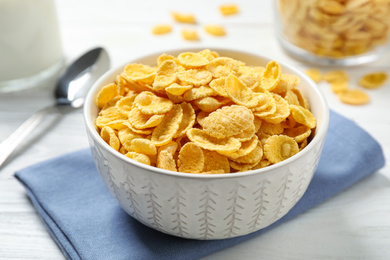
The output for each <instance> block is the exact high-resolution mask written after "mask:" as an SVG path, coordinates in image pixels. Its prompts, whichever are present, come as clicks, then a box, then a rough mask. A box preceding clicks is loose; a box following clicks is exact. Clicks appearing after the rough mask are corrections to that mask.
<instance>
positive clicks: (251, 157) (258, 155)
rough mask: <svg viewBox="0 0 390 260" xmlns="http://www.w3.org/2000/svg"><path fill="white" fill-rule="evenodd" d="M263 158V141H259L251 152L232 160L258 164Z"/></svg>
mask: <svg viewBox="0 0 390 260" xmlns="http://www.w3.org/2000/svg"><path fill="white" fill-rule="evenodd" d="M262 158H263V148H262V147H261V143H260V142H258V143H257V145H256V147H255V149H253V150H252V151H251V152H250V153H248V154H246V155H244V156H241V157H238V158H235V159H231V160H232V161H234V162H236V163H240V164H257V163H259V162H260V161H261V159H262Z"/></svg>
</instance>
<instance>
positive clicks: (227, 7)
mask: <svg viewBox="0 0 390 260" xmlns="http://www.w3.org/2000/svg"><path fill="white" fill-rule="evenodd" d="M219 10H220V11H221V13H222V15H225V16H228V15H233V14H236V13H238V6H237V5H235V4H223V5H220V6H219Z"/></svg>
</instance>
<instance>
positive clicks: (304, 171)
mask: <svg viewBox="0 0 390 260" xmlns="http://www.w3.org/2000/svg"><path fill="white" fill-rule="evenodd" d="M199 50H200V49H199ZM199 50H198V49H186V50H176V51H165V53H168V54H172V55H178V54H179V53H181V52H183V51H199ZM213 50H214V51H217V52H218V53H219V54H220V55H221V56H227V57H231V58H234V59H237V60H240V61H244V62H246V64H247V65H258V66H265V65H266V64H267V62H268V61H269V59H268V58H265V57H262V56H259V55H257V54H253V53H247V52H242V51H236V50H226V49H213ZM161 53H163V52H160V53H156V54H151V55H148V56H145V57H143V58H139V59H136V60H131V61H129V63H143V64H149V65H156V60H157V57H158V56H159V55H160V54H161ZM279 63H280V65H281V67H282V72H283V73H288V74H295V75H297V76H299V77H300V79H301V83H300V85H299V89H300V90H301V91H302V93H303V94H304V95H305V96H306V97H307V99H308V100H309V102H310V105H311V110H312V113H313V114H314V115H315V117H316V118H317V129H316V133H315V136H314V138H313V139H312V141H311V142H310V143H309V145H308V146H307V147H306V148H305V149H303V150H302V151H301V152H299V153H298V154H296V155H294V156H292V157H290V158H289V159H287V160H285V161H283V162H280V163H278V164H275V165H272V166H269V167H266V168H263V169H259V170H255V171H249V172H242V173H234V174H213V175H201V174H188V173H178V172H171V171H167V170H162V169H159V168H156V167H152V166H147V165H144V164H141V163H138V162H136V161H133V160H131V159H129V158H127V157H125V156H123V155H121V154H120V153H118V152H116V151H115V150H114V149H112V148H111V147H110V146H109V145H107V144H106V143H105V142H104V141H103V140H102V139H101V138H100V136H99V134H98V133H97V132H96V130H95V126H94V120H95V118H96V116H97V114H98V108H97V107H96V105H95V103H94V100H95V97H96V94H97V93H98V91H99V90H100V88H101V87H103V86H104V85H106V84H108V83H112V82H114V81H115V77H116V75H118V74H119V73H120V72H121V71H122V70H123V68H124V66H121V67H119V68H116V69H113V70H111V71H109V72H107V73H106V74H105V75H103V76H102V77H101V78H100V79H99V80H98V81H97V82H96V83H95V85H94V86H93V87H92V89H91V90H90V92H89V93H88V96H87V99H86V103H85V106H84V115H85V122H86V128H87V133H88V138H89V142H90V147H91V151H92V155H93V160H94V161H95V164H96V167H97V169H98V170H99V172H100V174H101V176H102V178H103V180H104V183H105V185H106V186H107V189H108V190H109V191H110V193H111V194H112V195H113V196H114V197H115V198H116V199H117V200H118V202H119V204H120V205H121V206H122V208H123V209H124V210H125V211H126V212H127V213H128V214H130V215H131V216H132V217H133V218H135V219H137V220H138V221H139V222H141V223H143V224H145V225H147V226H149V227H151V228H154V229H156V230H159V231H161V232H164V233H168V234H171V235H175V236H179V237H185V238H194V239H223V238H231V237H236V236H242V235H246V234H249V233H252V232H254V231H257V230H259V229H262V228H265V227H267V226H269V225H271V224H272V223H274V222H275V221H277V220H278V219H280V218H281V217H283V216H284V215H285V214H286V213H287V212H288V211H289V210H290V209H291V208H292V207H293V206H294V205H295V204H296V203H297V201H298V200H299V199H300V198H301V197H302V195H303V194H304V192H305V191H306V189H307V186H308V185H309V183H310V181H311V179H312V176H313V173H314V171H315V169H316V167H317V164H318V160H319V157H320V154H321V151H322V147H323V142H324V139H325V135H326V132H327V128H328V121H329V110H328V106H327V104H326V101H325V98H324V96H323V95H322V94H321V93H320V91H319V90H318V88H317V86H316V84H315V83H314V82H313V81H312V80H311V79H309V78H308V77H307V76H306V75H304V74H303V73H301V72H300V71H298V70H297V69H295V68H293V67H291V66H289V65H286V64H284V63H282V62H279Z"/></svg>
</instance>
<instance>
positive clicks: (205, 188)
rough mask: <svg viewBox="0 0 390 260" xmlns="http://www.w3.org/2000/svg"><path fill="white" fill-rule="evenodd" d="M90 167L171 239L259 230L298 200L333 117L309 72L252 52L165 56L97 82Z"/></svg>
mask: <svg viewBox="0 0 390 260" xmlns="http://www.w3.org/2000/svg"><path fill="white" fill-rule="evenodd" d="M84 117H85V123H86V129H87V135H88V139H89V143H90V147H91V152H92V156H93V160H94V162H95V165H96V167H97V169H98V171H99V172H100V174H101V177H102V179H103V181H104V183H105V185H106V187H107V189H108V190H109V192H110V193H111V194H112V195H113V196H114V197H115V198H116V199H117V200H118V202H119V204H120V205H121V207H122V208H123V209H124V210H125V211H126V212H127V213H128V214H129V215H131V216H132V217H133V218H135V219H136V220H138V221H139V222H141V223H143V224H145V225H146V226H149V227H151V228H154V229H156V230H159V231H161V232H164V233H167V234H171V235H174V236H178V237H184V238H192V239H202V240H211V239H224V238H231V237H237V236H242V235H246V234H249V233H252V232H255V231H257V230H260V229H262V228H265V227H267V226H269V225H271V224H272V223H274V222H275V221H277V220H278V219H280V218H281V217H283V216H284V215H285V214H286V213H287V212H288V211H289V210H290V209H291V208H292V207H293V206H294V205H295V204H296V203H297V201H298V200H299V199H300V198H301V197H302V195H303V194H304V192H305V191H306V189H307V186H308V185H309V183H310V181H311V179H312V176H313V174H314V171H315V169H316V167H317V164H318V160H319V157H320V154H321V151H322V147H323V142H324V139H325V135H326V132H327V128H328V121H329V110H328V107H327V103H326V101H325V98H324V96H323V95H322V94H321V92H320V91H319V90H318V88H317V87H316V85H315V83H314V82H313V81H312V80H311V79H310V78H309V77H308V76H306V75H305V74H303V73H302V72H300V71H298V70H297V69H295V68H293V67H292V66H289V65H286V64H284V63H282V62H278V61H273V60H270V59H268V58H266V57H263V56H259V55H257V54H254V53H248V52H243V51H238V50H227V49H213V50H209V49H190V50H188V49H187V50H171V51H166V52H161V53H155V54H150V55H147V56H145V57H141V58H138V59H133V60H132V61H130V62H128V63H126V64H125V65H123V66H120V67H118V68H115V69H113V70H111V71H109V72H107V73H106V74H105V75H103V76H102V77H101V78H100V79H99V80H98V81H97V82H96V83H95V84H94V86H93V87H92V88H91V90H90V92H89V93H88V95H87V99H86V103H85V106H84Z"/></svg>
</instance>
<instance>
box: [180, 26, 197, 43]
mask: <svg viewBox="0 0 390 260" xmlns="http://www.w3.org/2000/svg"><path fill="white" fill-rule="evenodd" d="M181 36H182V37H183V39H184V40H187V41H197V40H199V37H198V33H197V31H196V30H194V29H190V28H184V29H183V30H182V31H181Z"/></svg>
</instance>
